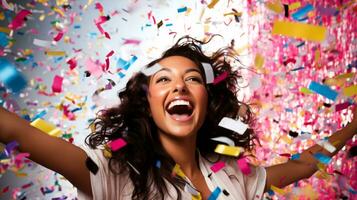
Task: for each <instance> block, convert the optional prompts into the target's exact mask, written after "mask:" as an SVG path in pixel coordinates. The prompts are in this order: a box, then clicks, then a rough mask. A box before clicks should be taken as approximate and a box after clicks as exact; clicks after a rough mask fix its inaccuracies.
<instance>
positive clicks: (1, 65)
mask: <svg viewBox="0 0 357 200" xmlns="http://www.w3.org/2000/svg"><path fill="white" fill-rule="evenodd" d="M0 81H1V82H3V83H4V85H5V87H7V88H9V89H11V90H12V91H13V92H20V91H21V90H23V89H24V88H25V87H26V85H27V81H26V80H25V78H24V76H23V75H22V74H21V73H20V72H18V71H17V70H16V68H15V66H14V65H13V64H11V63H10V62H9V61H8V60H6V59H4V58H0Z"/></svg>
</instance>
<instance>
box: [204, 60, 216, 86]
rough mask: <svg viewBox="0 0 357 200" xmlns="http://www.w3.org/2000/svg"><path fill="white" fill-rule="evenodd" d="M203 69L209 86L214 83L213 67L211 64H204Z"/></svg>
mask: <svg viewBox="0 0 357 200" xmlns="http://www.w3.org/2000/svg"><path fill="white" fill-rule="evenodd" d="M202 67H203V70H204V71H205V76H206V83H207V84H210V83H213V80H214V73H213V68H212V65H211V64H209V63H202Z"/></svg>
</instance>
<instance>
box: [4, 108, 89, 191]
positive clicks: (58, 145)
mask: <svg viewBox="0 0 357 200" xmlns="http://www.w3.org/2000/svg"><path fill="white" fill-rule="evenodd" d="M0 119H1V120H0V142H2V143H5V144H6V143H9V142H11V141H14V140H15V141H17V142H18V143H19V150H20V151H21V152H27V153H30V159H31V160H33V161H35V162H36V163H38V164H40V165H43V166H45V167H47V168H48V169H51V170H53V171H55V172H58V173H59V174H61V175H63V176H64V177H65V178H67V179H68V180H69V181H70V182H71V183H72V184H73V185H74V186H76V187H77V188H78V189H79V190H81V191H82V192H84V193H86V194H88V195H90V196H91V194H92V193H91V185H90V174H89V170H88V169H87V167H86V165H85V160H86V158H87V156H86V153H85V152H84V151H83V150H82V149H81V148H79V147H77V146H75V145H73V144H71V143H69V142H66V141H64V140H62V139H60V138H56V137H52V136H49V135H47V134H46V133H43V132H42V131H40V130H38V129H37V128H34V127H32V126H31V125H30V124H29V122H27V121H26V120H24V119H22V118H20V117H18V116H17V115H16V114H14V113H11V112H9V111H7V110H5V109H4V108H2V107H1V106H0Z"/></svg>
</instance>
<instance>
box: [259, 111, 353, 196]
mask: <svg viewBox="0 0 357 200" xmlns="http://www.w3.org/2000/svg"><path fill="white" fill-rule="evenodd" d="M356 133H357V108H355V112H354V114H353V120H352V122H351V123H349V124H348V125H347V126H345V127H344V128H342V129H341V130H339V131H337V132H335V133H334V134H332V135H331V136H330V137H329V139H328V141H329V142H330V143H331V144H334V146H335V147H336V150H335V151H334V152H333V153H330V152H329V151H327V150H326V149H324V148H323V147H321V146H320V145H318V144H315V145H314V146H312V147H310V148H308V149H306V150H305V151H303V152H302V153H301V155H300V158H299V159H297V160H289V161H287V162H286V163H283V164H278V165H274V166H271V167H267V168H266V171H267V180H266V185H265V191H267V190H269V189H270V186H271V185H274V186H276V187H279V188H283V187H285V186H287V185H290V184H291V183H294V182H296V181H298V180H301V179H304V178H309V177H310V176H312V175H313V174H314V173H315V172H316V171H317V170H318V169H317V166H316V164H317V163H318V161H317V160H316V159H315V158H314V157H313V154H315V153H317V152H320V153H322V154H324V155H326V156H329V157H332V156H334V155H335V154H337V152H338V151H339V150H340V149H341V148H342V147H343V146H344V145H345V144H346V142H347V141H348V140H350V139H351V138H352V137H353V136H354V135H355V134H356Z"/></svg>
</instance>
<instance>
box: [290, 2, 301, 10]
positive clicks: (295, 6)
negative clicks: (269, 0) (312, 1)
mask: <svg viewBox="0 0 357 200" xmlns="http://www.w3.org/2000/svg"><path fill="white" fill-rule="evenodd" d="M300 7H301V3H300V2H294V3H291V4H289V10H295V9H298V8H300Z"/></svg>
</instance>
